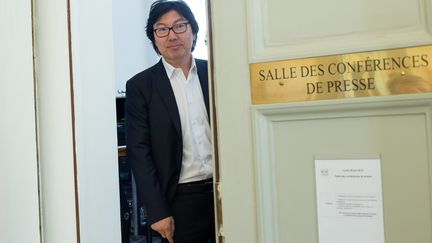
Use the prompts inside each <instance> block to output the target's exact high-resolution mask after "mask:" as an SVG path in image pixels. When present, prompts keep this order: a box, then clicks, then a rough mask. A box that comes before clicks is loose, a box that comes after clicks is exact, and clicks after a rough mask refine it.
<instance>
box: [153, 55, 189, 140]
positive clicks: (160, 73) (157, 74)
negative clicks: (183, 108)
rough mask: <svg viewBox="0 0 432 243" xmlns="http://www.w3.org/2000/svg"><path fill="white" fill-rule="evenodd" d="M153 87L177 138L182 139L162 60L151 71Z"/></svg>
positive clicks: (174, 103) (177, 113) (178, 117)
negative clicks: (164, 107)
mask: <svg viewBox="0 0 432 243" xmlns="http://www.w3.org/2000/svg"><path fill="white" fill-rule="evenodd" d="M153 75H154V80H155V85H156V87H157V89H158V91H159V94H160V96H161V98H162V100H163V102H164V103H165V106H166V108H167V110H168V113H169V114H170V116H171V119H172V121H173V123H174V126H175V128H176V130H177V132H178V135H179V137H180V138H181V137H182V132H181V123H180V115H179V111H178V108H177V103H176V100H175V96H174V92H173V90H172V87H171V83H170V80H169V78H168V76H167V75H166V71H165V68H164V66H163V64H162V59H161V60H160V61H159V62H158V63H157V64H156V65H155V69H154V70H153Z"/></svg>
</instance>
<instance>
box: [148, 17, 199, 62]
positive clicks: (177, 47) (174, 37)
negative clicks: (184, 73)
mask: <svg viewBox="0 0 432 243" xmlns="http://www.w3.org/2000/svg"><path fill="white" fill-rule="evenodd" d="M181 23H188V21H187V19H185V18H184V17H183V16H181V15H180V14H179V13H177V11H174V10H171V11H169V12H167V13H166V14H164V15H162V16H161V17H160V19H159V20H158V21H156V23H155V24H154V25H153V29H155V30H156V29H158V28H164V27H168V28H171V27H173V25H176V24H181ZM186 27H187V28H186V31H185V32H183V33H179V34H176V33H175V32H174V31H173V30H172V29H171V30H170V31H169V33H168V35H167V36H165V37H158V36H157V35H156V33H153V35H154V37H155V44H156V46H157V48H158V50H159V52H160V53H161V55H162V56H163V57H164V58H165V60H166V61H167V62H168V63H170V64H171V65H173V66H175V67H178V66H179V65H182V64H184V62H189V61H190V58H191V49H192V43H193V40H194V38H195V36H194V34H193V33H192V28H191V26H190V24H187V26H186Z"/></svg>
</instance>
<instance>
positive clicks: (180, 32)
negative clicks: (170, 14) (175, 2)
mask: <svg viewBox="0 0 432 243" xmlns="http://www.w3.org/2000/svg"><path fill="white" fill-rule="evenodd" d="M188 24H190V23H189V22H181V23H177V24H173V26H171V27H161V28H156V29H154V30H153V32H154V33H155V35H156V36H157V37H159V38H163V37H167V36H168V35H169V33H170V31H171V30H172V31H173V32H174V33H176V34H182V33H184V32H186V31H187V26H188ZM182 25H184V26H185V28H184V30H181V31H176V30H175V28H176V27H180V26H182ZM161 29H168V31H167V32H166V34H165V35H160V34H158V30H161Z"/></svg>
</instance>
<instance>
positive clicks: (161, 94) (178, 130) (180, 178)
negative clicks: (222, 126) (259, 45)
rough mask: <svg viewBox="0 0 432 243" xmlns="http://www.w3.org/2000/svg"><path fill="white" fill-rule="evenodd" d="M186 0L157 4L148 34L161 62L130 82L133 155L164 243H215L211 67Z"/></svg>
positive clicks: (140, 192)
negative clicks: (199, 54)
mask: <svg viewBox="0 0 432 243" xmlns="http://www.w3.org/2000/svg"><path fill="white" fill-rule="evenodd" d="M198 29H199V28H198V24H197V22H196V20H195V17H194V15H193V14H192V12H191V10H190V8H189V7H188V6H187V4H186V3H184V2H183V1H167V0H159V1H156V2H155V3H153V5H152V6H151V9H150V14H149V18H148V20H147V26H146V33H147V37H148V38H149V39H150V40H151V41H152V44H153V47H154V49H155V51H156V52H157V53H158V54H160V55H161V56H162V58H161V60H160V61H159V62H158V63H157V64H156V65H154V66H152V67H150V68H149V69H147V70H145V71H143V72H141V73H139V74H137V75H135V76H134V77H133V78H131V79H130V80H129V81H128V82H127V85H126V125H127V150H128V158H129V161H130V163H131V166H132V171H133V174H134V177H135V180H136V183H137V188H138V197H139V200H141V201H142V202H143V204H144V207H145V208H146V211H147V221H148V223H149V224H150V225H151V228H152V229H153V230H155V231H157V232H158V233H159V234H160V235H161V236H162V238H163V242H170V243H172V242H175V243H207V242H208V241H209V240H211V241H212V242H215V240H214V238H215V234H214V205H213V184H212V171H213V162H212V154H211V135H210V134H211V133H210V125H209V98H208V76H207V62H206V61H203V60H195V59H194V58H193V56H192V51H193V49H194V47H195V43H196V39H197V33H198Z"/></svg>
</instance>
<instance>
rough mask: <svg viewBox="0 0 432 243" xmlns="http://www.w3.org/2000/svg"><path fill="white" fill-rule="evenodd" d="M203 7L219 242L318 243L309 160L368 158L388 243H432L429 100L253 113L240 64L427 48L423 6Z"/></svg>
mask: <svg viewBox="0 0 432 243" xmlns="http://www.w3.org/2000/svg"><path fill="white" fill-rule="evenodd" d="M209 6H210V8H211V22H212V38H211V43H212V53H211V57H212V63H211V65H212V70H213V74H212V75H213V82H214V84H213V94H214V97H213V98H214V105H215V119H216V124H217V148H218V150H217V153H218V163H219V167H218V168H217V175H216V176H217V180H218V181H219V188H220V191H219V196H220V198H221V199H220V204H219V209H218V212H219V219H218V221H219V222H220V223H222V226H223V227H222V228H219V229H218V230H219V234H220V235H221V236H222V237H220V239H221V240H223V241H224V242H228V243H239V242H248V243H253V242H260V243H299V242H307V243H317V242H319V233H318V228H319V225H318V216H317V200H316V184H315V171H314V167H315V164H314V163H315V158H318V157H320V156H323V157H330V158H341V157H342V158H357V157H358V158H366V157H370V156H377V157H379V158H380V159H381V167H382V174H381V178H380V179H381V180H382V196H383V210H384V219H383V225H384V235H385V242H392V243H395V242H397V243H404V242H412V241H415V242H420V243H429V242H431V241H432V232H431V227H432V209H431V207H430V205H431V203H432V201H431V195H432V193H431V188H432V185H431V180H430V179H431V173H432V172H431V165H432V164H431V158H430V154H431V152H432V150H431V140H430V139H431V138H432V136H431V135H432V134H431V131H432V130H431V128H432V127H431V125H432V124H431V119H430V117H431V115H432V114H431V108H432V105H431V104H432V95H431V94H428V93H426V94H415V95H413V94H411V95H400V96H386V97H384V96H379V97H367V98H354V99H334V100H326V101H303V102H301V101H299V102H290V103H283V102H282V103H274V104H266V105H254V104H253V102H252V97H251V82H250V74H249V71H250V66H249V65H250V64H253V63H262V62H267V61H279V60H293V59H302V58H306V57H319V56H327V55H339V54H346V53H354V52H367V51H375V50H385V49H391V48H407V47H411V46H420V45H430V44H432V22H431V19H432V1H430V0H419V1H408V0H380V1H375V0H366V1H355V0H329V1H320V0H304V1H278V0H249V1H245V0H239V1H228V0H218V1H210V3H209ZM428 58H429V57H428ZM429 68H430V67H429ZM352 242H354V241H352Z"/></svg>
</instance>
